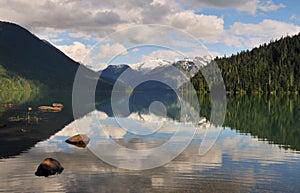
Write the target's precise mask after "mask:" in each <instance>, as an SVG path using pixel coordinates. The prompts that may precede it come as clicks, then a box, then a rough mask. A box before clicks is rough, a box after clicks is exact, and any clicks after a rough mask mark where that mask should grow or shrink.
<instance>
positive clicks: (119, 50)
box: [98, 43, 128, 58]
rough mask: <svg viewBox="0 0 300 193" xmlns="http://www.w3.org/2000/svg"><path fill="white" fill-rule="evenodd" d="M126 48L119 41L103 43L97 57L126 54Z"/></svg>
mask: <svg viewBox="0 0 300 193" xmlns="http://www.w3.org/2000/svg"><path fill="white" fill-rule="evenodd" d="M127 53H128V52H127V49H126V48H125V46H124V45H122V44H120V43H116V44H109V43H107V44H104V45H101V46H100V53H99V55H98V57H99V58H111V57H114V56H117V55H126V54H127Z"/></svg>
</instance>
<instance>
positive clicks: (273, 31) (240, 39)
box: [223, 19, 300, 48]
mask: <svg viewBox="0 0 300 193" xmlns="http://www.w3.org/2000/svg"><path fill="white" fill-rule="evenodd" d="M299 32H300V26H297V25H295V24H292V23H286V22H281V21H276V20H269V19H266V20H263V21H262V22H260V23H258V24H251V23H249V24H245V23H240V22H236V23H234V24H233V25H232V26H231V27H230V29H229V30H228V31H227V32H226V35H225V36H224V37H223V38H224V40H223V41H224V42H225V44H227V45H228V46H235V47H243V46H245V47H250V48H251V47H254V46H258V45H259V44H262V43H266V42H269V41H270V40H271V39H279V38H281V37H282V36H286V35H295V34H298V33H299Z"/></svg>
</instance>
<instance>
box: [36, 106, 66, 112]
mask: <svg viewBox="0 0 300 193" xmlns="http://www.w3.org/2000/svg"><path fill="white" fill-rule="evenodd" d="M38 109H39V110H40V111H44V112H60V111H61V110H62V108H60V107H51V106H39V107H38Z"/></svg>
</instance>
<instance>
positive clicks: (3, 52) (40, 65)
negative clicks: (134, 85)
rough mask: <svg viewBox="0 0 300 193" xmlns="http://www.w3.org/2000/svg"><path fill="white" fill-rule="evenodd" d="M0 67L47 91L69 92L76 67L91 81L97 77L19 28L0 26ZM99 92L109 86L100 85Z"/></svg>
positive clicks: (2, 24)
mask: <svg viewBox="0 0 300 193" xmlns="http://www.w3.org/2000/svg"><path fill="white" fill-rule="evenodd" d="M0 65H1V66H2V67H3V68H4V69H5V70H7V72H9V73H12V74H14V75H15V76H19V77H22V78H24V79H25V80H29V81H34V82H36V83H38V84H42V85H44V86H46V87H48V88H50V89H57V90H59V89H64V90H65V89H71V88H72V86H73V82H74V77H75V75H76V71H77V69H78V67H79V66H82V69H83V72H84V73H83V76H84V77H85V78H86V79H87V80H90V81H92V80H93V79H95V78H98V74H97V73H95V72H94V71H92V70H90V69H88V68H86V67H84V66H83V65H81V64H79V63H78V62H75V61H74V60H72V59H71V58H69V57H68V56H66V55H65V54H64V53H63V52H61V51H60V50H58V49H57V48H55V47H54V46H53V45H51V44H50V43H49V42H47V41H45V40H40V39H39V38H38V37H36V36H35V35H33V34H32V33H30V32H29V31H28V30H26V29H24V28H23V27H21V26H19V25H17V24H13V23H7V22H0ZM102 85H103V86H102V87H103V89H105V88H111V83H109V82H107V84H102Z"/></svg>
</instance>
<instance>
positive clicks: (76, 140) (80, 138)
mask: <svg viewBox="0 0 300 193" xmlns="http://www.w3.org/2000/svg"><path fill="white" fill-rule="evenodd" d="M89 141H90V138H89V137H88V136H86V135H84V134H77V135H74V136H73V137H70V138H69V139H67V140H66V143H69V144H72V145H76V146H77V147H82V148H85V147H86V146H87V144H88V143H89Z"/></svg>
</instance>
